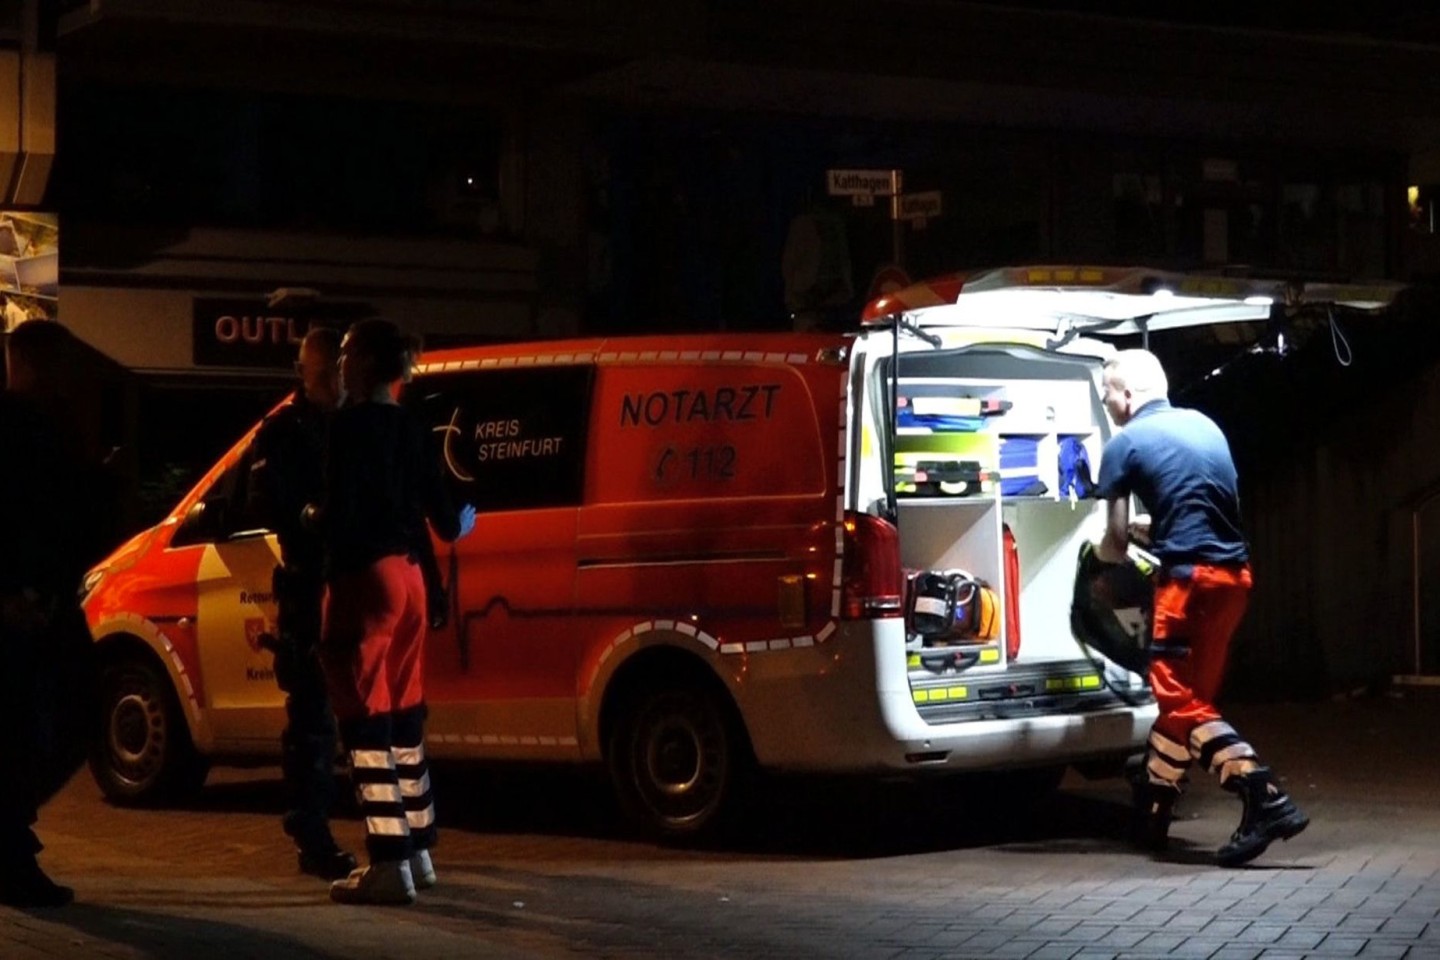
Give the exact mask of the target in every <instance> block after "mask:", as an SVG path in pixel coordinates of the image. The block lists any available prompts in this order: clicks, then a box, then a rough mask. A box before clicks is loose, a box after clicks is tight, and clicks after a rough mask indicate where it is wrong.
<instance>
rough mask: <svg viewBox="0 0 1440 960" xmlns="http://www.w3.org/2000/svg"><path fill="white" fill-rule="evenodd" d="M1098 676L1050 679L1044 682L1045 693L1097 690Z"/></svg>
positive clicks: (1098, 685)
mask: <svg viewBox="0 0 1440 960" xmlns="http://www.w3.org/2000/svg"><path fill="white" fill-rule="evenodd" d="M1099 689H1100V676H1099V674H1095V673H1090V674H1086V675H1085V676H1083V677H1051V678H1050V679H1049V680H1046V681H1045V692H1046V693H1054V692H1056V691H1060V690H1099Z"/></svg>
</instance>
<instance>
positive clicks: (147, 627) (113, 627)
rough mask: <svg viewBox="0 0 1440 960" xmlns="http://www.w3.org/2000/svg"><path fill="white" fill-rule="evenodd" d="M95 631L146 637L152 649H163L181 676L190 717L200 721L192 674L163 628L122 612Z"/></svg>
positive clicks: (138, 616)
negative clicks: (187, 669) (191, 678)
mask: <svg viewBox="0 0 1440 960" xmlns="http://www.w3.org/2000/svg"><path fill="white" fill-rule="evenodd" d="M94 633H95V636H96V638H100V637H106V636H109V635H111V634H114V633H122V634H127V635H129V636H132V637H140V638H142V639H144V640H145V641H146V642H147V643H148V644H149V646H150V647H151V648H152V649H155V650H156V652H157V653H159V652H162V651H163V653H164V656H165V658H166V659H168V660H169V661H170V665H171V667H173V668H174V670H175V676H177V677H179V678H180V686H181V687H182V688H183V689H184V693H185V708H186V711H187V712H188V713H189V714H190V719H191V720H193V721H196V722H197V723H198V722H199V720H200V716H201V707H200V702H199V701H198V700H197V699H196V697H195V687H194V685H193V684H191V682H190V675H189V674H188V673H187V672H186V671H185V661H184V659H183V658H182V657H181V656H180V652H179V651H178V650H176V649H175V644H173V643H171V642H170V638H169V637H168V636H166V635H165V632H164V631H163V630H161V629H160V628H159V627H158V626H156V625H155V624H154V623H153V622H151V621H150V620H148V619H147V618H145V617H142V616H140V615H139V614H134V613H122V614H120V615H119V616H117V617H116V618H115V619H114V620H107V621H105V622H104V623H102V624H100V625H99V626H97V627H96V628H95V630H94Z"/></svg>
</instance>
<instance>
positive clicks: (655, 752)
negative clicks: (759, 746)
mask: <svg viewBox="0 0 1440 960" xmlns="http://www.w3.org/2000/svg"><path fill="white" fill-rule="evenodd" d="M609 747H610V749H609V751H608V759H609V767H610V776H611V780H612V782H613V784H614V787H615V792H616V796H617V797H618V799H619V801H620V805H621V807H622V808H623V809H624V812H625V813H626V815H627V816H628V817H629V818H630V820H632V821H633V822H634V823H635V824H636V825H637V826H639V827H640V828H641V829H643V830H645V831H646V832H647V833H650V834H652V835H655V836H658V837H660V838H662V839H670V840H685V839H695V838H698V837H701V836H704V835H707V834H709V833H711V832H713V831H714V829H715V828H716V826H717V824H718V823H719V821H720V819H721V817H722V815H723V813H724V811H725V810H726V808H727V807H728V805H729V804H730V803H731V801H732V794H734V793H735V792H736V782H737V779H738V773H739V770H740V768H741V766H742V764H743V760H742V759H741V758H742V756H743V747H741V746H740V738H739V737H738V736H737V734H736V732H735V729H734V727H733V725H732V723H731V721H730V719H729V716H728V714H727V713H726V711H725V709H724V706H723V705H722V704H721V703H720V702H719V699H718V698H717V697H716V696H715V694H714V693H712V692H711V691H710V690H708V689H706V688H705V687H703V686H700V685H695V686H690V685H686V686H683V687H670V688H666V689H659V690H654V691H646V692H644V693H641V694H639V695H638V696H637V697H635V698H634V699H632V700H630V701H629V703H628V704H627V705H626V708H625V712H624V714H623V716H622V718H621V719H620V721H619V722H618V723H617V724H616V725H615V730H614V734H613V736H612V738H611V741H610V745H609Z"/></svg>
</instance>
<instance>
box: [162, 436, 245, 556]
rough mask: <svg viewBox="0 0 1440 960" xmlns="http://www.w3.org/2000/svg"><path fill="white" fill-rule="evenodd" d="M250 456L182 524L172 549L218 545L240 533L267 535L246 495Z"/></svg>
mask: <svg viewBox="0 0 1440 960" xmlns="http://www.w3.org/2000/svg"><path fill="white" fill-rule="evenodd" d="M250 453H251V451H250V450H249V449H247V450H246V451H245V452H244V453H243V454H242V455H241V456H240V457H239V458H238V459H236V461H235V462H234V463H233V464H231V465H230V468H229V469H228V470H226V471H225V472H224V473H222V474H220V476H218V477H216V478H215V482H214V483H212V484H211V485H210V489H209V490H206V491H205V494H204V496H202V497H201V498H200V500H199V502H198V503H196V504H195V506H194V507H192V508H191V509H190V512H189V513H188V514H186V515H185V516H184V517H183V518H182V519H181V521H180V526H179V528H178V529H176V531H175V536H174V537H172V538H171V540H170V545H171V546H172V547H183V546H188V545H190V544H196V543H215V542H218V541H221V540H227V539H229V538H230V537H233V536H235V535H236V534H240V533H247V534H248V533H252V532H253V533H257V534H260V533H264V532H265V531H264V529H263V528H262V527H261V525H260V524H259V523H258V521H256V520H255V519H254V517H253V516H252V515H251V510H250V508H249V505H248V503H247V497H246V492H247V488H248V487H249V484H250Z"/></svg>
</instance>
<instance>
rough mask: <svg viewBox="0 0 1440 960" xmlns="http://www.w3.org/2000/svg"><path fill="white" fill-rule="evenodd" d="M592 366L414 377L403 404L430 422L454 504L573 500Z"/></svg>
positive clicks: (491, 506) (486, 506) (581, 474)
mask: <svg viewBox="0 0 1440 960" xmlns="http://www.w3.org/2000/svg"><path fill="white" fill-rule="evenodd" d="M593 381H594V368H593V367H590V366H585V365H573V366H553V367H529V368H513V367H512V368H509V369H504V370H467V371H464V372H462V373H443V374H430V375H425V376H421V377H417V378H416V379H415V381H414V382H413V383H411V384H410V385H409V386H408V387H406V388H405V395H404V399H405V403H406V405H407V406H409V407H410V408H411V409H413V410H415V411H417V412H418V413H419V414H420V417H421V419H422V420H424V421H425V423H427V424H429V425H430V429H431V430H432V431H433V436H434V438H435V449H436V455H437V456H439V458H440V462H441V465H442V468H443V471H444V474H445V477H446V479H447V481H448V482H449V484H450V492H451V494H452V496H453V497H454V499H455V502H456V503H470V504H473V505H474V506H475V509H477V510H479V511H481V512H487V511H501V510H525V509H535V508H539V507H567V506H578V505H579V504H580V500H581V497H582V495H583V493H584V487H585V445H586V433H587V425H588V423H589V416H590V395H591V387H592V384H593Z"/></svg>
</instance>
